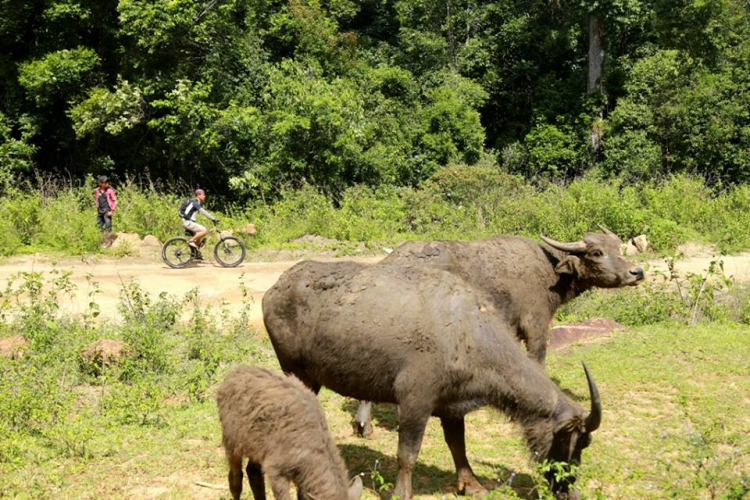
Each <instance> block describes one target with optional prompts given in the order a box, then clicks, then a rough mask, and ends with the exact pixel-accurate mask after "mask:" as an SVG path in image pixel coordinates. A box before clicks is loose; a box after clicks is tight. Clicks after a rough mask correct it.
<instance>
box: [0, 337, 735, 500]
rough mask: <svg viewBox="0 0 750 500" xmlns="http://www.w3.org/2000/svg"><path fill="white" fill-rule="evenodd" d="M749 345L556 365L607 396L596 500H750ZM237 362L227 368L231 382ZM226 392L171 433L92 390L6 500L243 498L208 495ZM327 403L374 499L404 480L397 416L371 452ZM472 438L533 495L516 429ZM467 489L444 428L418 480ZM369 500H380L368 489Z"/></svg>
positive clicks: (4, 492)
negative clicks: (102, 402) (101, 404)
mask: <svg viewBox="0 0 750 500" xmlns="http://www.w3.org/2000/svg"><path fill="white" fill-rule="evenodd" d="M248 339H249V340H248ZM246 342H248V345H247V346H246V347H247V348H248V349H247V350H246V351H245V352H246V353H249V354H248V356H247V359H245V360H244V361H246V362H248V363H258V364H263V365H267V366H275V362H274V358H273V354H272V350H271V347H270V344H269V342H268V340H267V339H266V337H265V336H264V335H251V334H247V339H246ZM748 346H750V328H747V327H743V326H734V325H722V326H716V325H713V324H702V325H699V326H695V327H685V326H679V327H677V326H675V327H672V326H657V327H643V328H639V329H635V330H632V331H627V332H624V333H620V334H618V335H617V336H616V337H615V338H612V339H607V340H605V341H602V342H598V343H594V344H584V345H577V346H572V347H569V348H567V349H566V350H564V351H562V352H553V353H551V355H550V358H549V364H548V372H549V374H550V375H551V376H552V377H553V378H554V379H556V380H558V381H559V383H560V385H561V386H562V387H564V388H566V389H567V390H569V391H570V393H571V394H572V396H573V397H575V398H577V399H581V400H582V404H587V400H586V399H587V390H586V382H585V378H584V375H583V371H582V369H581V367H580V361H581V360H582V359H585V360H586V362H587V363H588V365H589V367H590V368H591V370H592V372H593V373H594V375H595V377H596V380H597V383H598V385H599V388H600V391H601V393H602V398H603V405H604V421H603V423H602V427H601V429H600V430H599V431H598V432H597V433H596V434H595V438H594V441H593V444H592V446H591V447H590V448H589V449H588V450H586V451H585V452H584V461H583V465H582V467H581V473H582V477H581V480H580V484H581V487H582V490H583V492H584V495H585V497H587V498H611V499H617V498H622V499H632V498H639V499H641V498H642V499H650V498H653V499H657V498H726V499H730V498H737V499H738V498H742V496H741V495H742V493H741V491H742V490H741V488H742V486H741V481H743V480H744V485H745V486H744V488H745V490H744V491H745V494H747V488H748V487H750V484H749V481H750V477H748V475H749V474H750V414H749V413H748V407H749V405H750V368H749V365H748V361H747V353H748ZM236 362H237V361H233V362H231V363H225V364H222V367H221V370H220V372H221V373H225V372H226V371H227V370H228V369H229V368H230V366H231V365H232V364H234V363H236ZM214 391H215V383H214V384H212V385H211V387H210V388H209V389H208V390H207V393H206V399H205V400H203V401H193V402H190V401H187V400H184V399H183V398H180V397H176V396H174V395H172V396H167V397H165V398H164V399H163V400H161V401H160V402H159V410H158V411H159V413H160V414H161V417H160V423H159V424H156V425H133V424H131V425H123V424H119V423H117V422H116V421H113V420H112V419H111V418H110V417H109V416H107V415H102V414H99V413H98V410H97V408H98V401H99V399H100V397H101V391H100V387H99V386H97V385H96V384H90V383H89V384H80V385H78V386H77V387H76V404H75V405H74V406H73V408H74V409H73V410H71V411H70V414H69V415H67V416H66V417H65V418H67V419H70V422H71V423H70V424H69V425H70V426H72V427H70V429H69V430H70V432H68V433H67V435H60V436H58V435H54V434H53V435H52V436H50V435H45V433H44V432H42V433H41V434H35V433H30V434H23V435H19V436H17V439H15V440H12V441H10V442H12V443H13V445H14V446H15V447H16V448H17V450H16V453H13V454H12V457H11V458H10V459H7V457H6V460H4V461H2V462H0V496H2V497H3V498H34V499H39V498H81V499H85V498H112V499H119V498H122V499H126V498H127V499H145V498H175V499H176V498H199V499H201V498H206V499H208V498H215V499H219V498H229V496H228V492H227V491H226V490H215V489H211V488H206V487H201V486H197V485H196V483H197V482H206V483H210V484H215V485H219V486H224V485H225V484H226V479H225V476H226V466H225V463H224V456H223V452H222V450H221V448H220V429H219V424H218V418H217V414H216V408H215V404H214V401H213V395H214ZM320 399H321V403H322V405H323V407H324V409H325V411H326V414H327V416H328V419H329V424H330V427H331V430H332V432H333V434H334V436H335V438H336V440H337V441H338V443H339V446H340V450H341V452H342V454H343V456H344V458H345V460H346V462H347V465H348V467H349V470H350V472H351V473H359V472H364V473H366V474H368V476H367V478H366V481H365V482H366V484H367V485H368V486H370V487H372V484H368V483H370V480H369V473H370V471H372V470H373V468H374V467H375V464H376V463H378V470H379V471H380V472H381V473H382V474H383V476H384V477H385V480H386V481H387V482H394V481H395V473H396V461H395V452H396V442H397V434H396V432H395V427H396V417H395V411H394V409H393V408H392V407H388V406H379V407H376V411H375V419H376V432H375V435H374V437H373V438H372V439H369V440H360V439H356V438H354V437H352V435H351V427H350V423H349V422H350V420H351V413H352V411H353V410H354V408H355V403H354V402H353V401H351V400H348V399H346V398H343V397H340V396H338V395H336V394H333V393H331V392H329V391H325V390H324V391H322V393H321V398H320ZM76 425H77V426H78V427H76ZM58 427H59V426H58ZM467 433H468V436H467V437H468V450H469V458H470V460H471V462H472V464H473V466H474V468H475V470H476V472H477V473H478V475H479V476H480V478H481V480H482V481H483V482H484V483H485V484H486V485H487V486H492V485H497V484H498V482H499V483H500V484H502V483H507V482H508V479H509V477H510V475H511V474H512V473H515V474H516V475H515V477H514V479H513V481H512V486H513V487H514V488H515V491H516V493H517V494H519V495H520V496H523V497H527V496H528V495H530V494H531V492H532V489H533V480H532V479H531V477H532V472H533V471H532V468H531V467H530V464H529V461H528V457H527V453H526V451H525V448H524V446H523V444H522V442H521V440H520V435H519V432H518V431H517V429H516V428H515V427H514V426H513V425H511V424H509V423H508V422H507V421H506V419H505V418H504V417H503V416H502V415H500V414H498V413H496V412H494V411H492V410H487V409H485V410H481V411H478V412H476V413H474V414H472V415H471V416H470V417H469V418H468V423H467ZM63 434H64V433H63ZM66 440H67V441H66ZM79 441H80V442H81V443H78V442H79ZM8 443H9V441H5V445H7V444H8ZM66 443H67V444H66ZM76 443H78V444H76ZM79 445H80V447H78V446H79ZM743 478H744V479H743ZM454 483H455V479H454V476H453V466H452V462H451V458H450V454H449V452H448V450H447V447H446V445H445V444H444V442H443V440H442V432H441V430H440V426H439V423H438V422H437V420H435V419H432V421H431V422H430V425H429V427H428V430H427V434H426V436H425V440H424V443H423V447H422V453H421V455H420V459H419V465H418V467H417V469H416V472H415V481H414V484H415V490H416V493H417V496H416V498H421V499H428V498H443V497H445V498H453V496H452V495H453V491H454V490H453V488H454ZM733 489H734V491H735V493H734V496H732V495H733V494H732V491H733ZM248 498H249V497H248ZM366 498H371V499H372V498H376V496H375V494H374V493H373V492H372V491H368V492H367V493H366ZM494 498H507V496H506V495H505V494H502V495H500V496H498V495H495V496H494ZM529 498H532V497H529Z"/></svg>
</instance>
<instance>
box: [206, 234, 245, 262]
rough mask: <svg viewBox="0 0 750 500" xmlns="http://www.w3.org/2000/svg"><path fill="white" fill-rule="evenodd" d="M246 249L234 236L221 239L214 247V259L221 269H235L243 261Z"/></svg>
mask: <svg viewBox="0 0 750 500" xmlns="http://www.w3.org/2000/svg"><path fill="white" fill-rule="evenodd" d="M246 254H247V249H246V248H245V244H244V243H242V240H241V239H239V238H236V237H234V236H227V237H226V238H222V239H221V240H219V242H218V243H217V244H216V246H215V247H214V257H216V261H217V262H218V263H219V264H221V265H222V266H223V267H237V266H239V265H240V264H242V261H243V260H245V255H246Z"/></svg>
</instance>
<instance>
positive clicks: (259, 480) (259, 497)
mask: <svg viewBox="0 0 750 500" xmlns="http://www.w3.org/2000/svg"><path fill="white" fill-rule="evenodd" d="M246 471H247V479H248V480H249V481H250V489H251V490H253V498H255V500H266V482H265V481H264V480H263V471H262V470H261V467H260V465H258V464H255V463H253V462H250V463H248V464H247V469H246Z"/></svg>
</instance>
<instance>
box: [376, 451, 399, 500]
mask: <svg viewBox="0 0 750 500" xmlns="http://www.w3.org/2000/svg"><path fill="white" fill-rule="evenodd" d="M378 466H380V460H379V459H378V460H375V465H374V466H373V467H372V470H371V471H370V481H372V489H373V491H376V492H378V493H385V492H386V491H391V490H392V489H393V484H392V483H389V482H387V481H386V480H385V478H384V477H383V475H382V474H381V473H380V471H379V470H378ZM391 500H399V499H398V496H396V495H394V496H392V497H391Z"/></svg>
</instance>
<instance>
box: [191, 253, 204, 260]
mask: <svg viewBox="0 0 750 500" xmlns="http://www.w3.org/2000/svg"><path fill="white" fill-rule="evenodd" d="M193 258H194V259H195V260H204V259H203V254H202V253H200V252H198V251H196V252H195V253H194V254H193Z"/></svg>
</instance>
